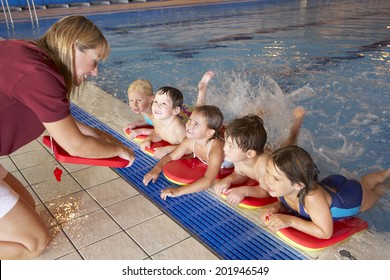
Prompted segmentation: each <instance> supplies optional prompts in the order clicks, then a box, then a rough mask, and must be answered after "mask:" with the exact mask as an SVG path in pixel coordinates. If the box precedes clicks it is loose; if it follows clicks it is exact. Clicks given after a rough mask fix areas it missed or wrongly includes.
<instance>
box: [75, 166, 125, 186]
mask: <svg viewBox="0 0 390 280" xmlns="http://www.w3.org/2000/svg"><path fill="white" fill-rule="evenodd" d="M72 174H73V176H74V178H75V179H76V180H77V181H78V182H79V183H80V185H81V186H82V187H83V188H85V189H88V188H90V187H93V186H96V185H100V184H102V183H105V182H108V181H111V180H114V179H117V178H119V175H118V174H117V173H115V172H114V171H113V170H112V169H111V168H109V167H105V166H92V167H89V168H85V169H82V170H79V171H76V172H74V173H72Z"/></svg>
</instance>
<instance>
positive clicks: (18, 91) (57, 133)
mask: <svg viewBox="0 0 390 280" xmlns="http://www.w3.org/2000/svg"><path fill="white" fill-rule="evenodd" d="M109 53H110V48H109V46H108V43H107V41H106V39H105V38H104V36H103V34H102V33H101V31H100V30H99V28H98V27H96V26H95V25H94V24H93V23H92V22H91V21H90V20H88V19H87V18H85V17H84V16H80V15H76V16H68V17H65V18H63V19H61V20H59V21H58V22H56V23H55V24H54V25H53V26H52V27H51V28H50V29H49V30H48V31H47V32H46V33H45V34H44V35H43V36H42V37H41V38H40V39H38V40H36V41H21V40H7V41H1V42H0V72H1V73H2V74H1V75H0V115H1V117H0V156H2V155H9V154H11V153H12V152H14V151H15V150H17V149H18V148H20V147H22V146H24V145H26V144H27V143H29V142H31V141H32V140H34V139H36V138H37V137H39V136H40V135H41V134H42V133H43V132H44V130H45V129H46V130H47V131H48V132H49V133H50V135H51V136H52V137H53V138H54V139H55V141H56V142H57V143H58V144H59V145H60V146H62V147H63V148H64V149H65V150H66V151H67V152H68V153H69V154H71V155H74V156H79V157H87V158H106V157H114V156H119V157H121V158H124V159H127V160H129V165H130V164H132V163H133V161H134V153H133V151H132V150H131V149H129V148H127V147H126V146H124V145H123V144H121V143H120V142H119V141H117V140H116V139H115V138H114V137H112V136H111V135H109V134H107V133H105V132H103V131H101V130H98V129H95V128H92V127H89V126H87V125H84V124H82V123H80V122H78V121H77V120H75V119H74V118H73V117H72V115H71V113H70V103H69V100H70V97H71V96H72V95H73V94H74V93H76V92H78V89H79V87H80V86H82V85H83V83H84V81H85V80H86V79H87V78H88V77H89V76H96V75H97V74H98V63H99V61H101V60H104V59H106V58H107V57H108V55H109ZM48 242H49V235H48V230H47V228H46V225H45V223H44V222H43V221H42V219H41V218H40V217H39V215H38V214H37V212H36V211H35V203H34V200H33V198H32V197H31V195H30V194H29V193H28V192H27V191H26V189H25V188H24V186H23V185H22V184H21V183H20V182H19V181H18V180H17V179H16V178H15V177H14V176H13V175H12V174H10V173H9V172H8V171H7V170H5V169H4V167H2V166H1V165H0V259H2V260H4V259H30V258H34V257H36V256H38V255H40V254H41V253H42V252H43V251H44V250H45V249H46V246H47V244H48Z"/></svg>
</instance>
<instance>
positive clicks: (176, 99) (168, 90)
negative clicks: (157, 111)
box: [156, 86, 184, 109]
mask: <svg viewBox="0 0 390 280" xmlns="http://www.w3.org/2000/svg"><path fill="white" fill-rule="evenodd" d="M156 94H159V95H163V94H166V95H168V96H169V97H170V98H171V100H172V103H173V104H172V108H173V109H174V108H176V107H180V108H181V107H182V106H183V99H184V98H183V93H182V92H181V91H180V90H178V89H177V88H174V87H170V86H163V87H161V88H159V89H158V91H157V93H156Z"/></svg>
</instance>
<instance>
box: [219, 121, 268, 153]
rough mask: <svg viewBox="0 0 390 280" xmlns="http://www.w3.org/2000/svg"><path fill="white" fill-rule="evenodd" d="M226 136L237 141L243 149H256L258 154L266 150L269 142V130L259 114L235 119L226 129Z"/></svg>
mask: <svg viewBox="0 0 390 280" xmlns="http://www.w3.org/2000/svg"><path fill="white" fill-rule="evenodd" d="M225 138H226V139H227V138H230V139H231V140H232V141H234V142H235V143H237V146H238V147H239V148H240V149H241V150H242V151H243V152H247V151H248V150H254V151H255V152H256V153H257V154H259V155H260V154H262V153H263V152H264V145H265V143H266V142H267V132H266V131H265V128H264V126H263V120H262V118H260V117H259V116H257V115H253V114H249V115H246V116H244V117H242V118H238V119H235V120H233V121H232V122H231V123H230V124H229V125H228V126H227V127H226V131H225Z"/></svg>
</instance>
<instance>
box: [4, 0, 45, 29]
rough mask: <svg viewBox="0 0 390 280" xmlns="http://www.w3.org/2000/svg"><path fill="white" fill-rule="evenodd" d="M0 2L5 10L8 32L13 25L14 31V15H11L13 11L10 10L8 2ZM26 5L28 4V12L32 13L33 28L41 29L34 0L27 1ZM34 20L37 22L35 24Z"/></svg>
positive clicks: (6, 0) (5, 0)
mask: <svg viewBox="0 0 390 280" xmlns="http://www.w3.org/2000/svg"><path fill="white" fill-rule="evenodd" d="M0 1H1V7H2V8H3V12H4V19H5V23H6V25H7V29H8V30H9V29H10V24H11V27H12V29H14V20H13V18H12V13H11V9H10V7H9V4H8V0H0ZM30 1H31V4H30ZM4 2H5V5H4ZM26 3H27V8H28V11H29V13H30V19H31V25H32V27H33V28H34V27H39V20H38V15H37V9H36V7H35V3H34V0H26ZM7 13H8V15H7ZM33 14H34V15H33ZM34 19H35V22H34Z"/></svg>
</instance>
